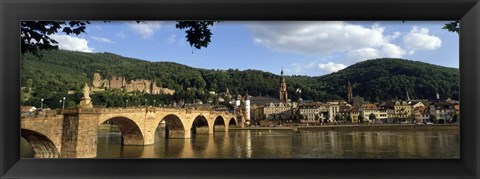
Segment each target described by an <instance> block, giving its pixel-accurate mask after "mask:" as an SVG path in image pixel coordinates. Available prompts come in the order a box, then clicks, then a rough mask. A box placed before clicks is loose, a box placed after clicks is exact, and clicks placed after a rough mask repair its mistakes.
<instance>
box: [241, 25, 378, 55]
mask: <svg viewBox="0 0 480 179" xmlns="http://www.w3.org/2000/svg"><path fill="white" fill-rule="evenodd" d="M249 29H250V31H251V32H252V34H253V39H254V42H255V43H256V44H259V45H262V46H265V47H267V48H270V49H273V50H276V51H290V52H298V53H306V54H322V55H328V54H330V53H333V52H345V51H348V50H351V49H359V48H367V47H377V46H381V45H383V44H385V43H386V42H387V41H386V40H387V39H386V37H385V36H384V35H383V31H384V28H383V27H380V26H379V25H378V24H375V25H373V26H371V27H370V28H366V27H363V26H361V25H353V24H348V23H346V22H332V21H328V22H290V23H285V22H282V23H276V22H270V23H262V24H260V23H254V24H251V25H249Z"/></svg>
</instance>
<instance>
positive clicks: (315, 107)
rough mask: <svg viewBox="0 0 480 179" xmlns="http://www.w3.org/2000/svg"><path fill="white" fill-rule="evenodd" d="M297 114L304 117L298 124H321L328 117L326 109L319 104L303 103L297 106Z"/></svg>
mask: <svg viewBox="0 0 480 179" xmlns="http://www.w3.org/2000/svg"><path fill="white" fill-rule="evenodd" d="M298 114H300V115H302V116H304V118H303V119H302V118H300V122H304V123H311V122H321V121H322V120H323V119H324V118H325V117H326V116H327V115H328V107H327V106H325V105H322V104H321V103H318V102H316V103H304V104H301V105H299V106H298Z"/></svg>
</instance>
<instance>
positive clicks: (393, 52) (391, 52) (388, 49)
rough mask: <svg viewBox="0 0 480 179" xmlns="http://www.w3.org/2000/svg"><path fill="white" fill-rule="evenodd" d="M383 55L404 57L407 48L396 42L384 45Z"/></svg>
mask: <svg viewBox="0 0 480 179" xmlns="http://www.w3.org/2000/svg"><path fill="white" fill-rule="evenodd" d="M382 51H383V57H392V58H402V57H403V55H405V50H403V49H402V48H401V47H399V46H397V45H395V44H386V45H384V46H383V47H382Z"/></svg>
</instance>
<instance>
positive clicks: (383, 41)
mask: <svg viewBox="0 0 480 179" xmlns="http://www.w3.org/2000/svg"><path fill="white" fill-rule="evenodd" d="M175 23H176V22H175V21H143V22H140V23H137V22H124V21H113V22H103V21H101V22H91V24H89V25H87V28H86V33H84V34H81V35H79V36H76V35H66V34H63V33H58V34H54V35H52V36H51V37H52V38H53V39H55V40H57V41H58V42H59V44H58V45H59V48H60V49H64V50H71V51H82V52H89V53H97V52H109V53H115V54H118V55H121V56H125V57H132V58H137V59H141V60H147V61H152V62H157V61H170V62H176V63H180V64H184V65H188V66H191V67H196V68H204V69H239V70H246V69H257V70H262V71H268V72H271V73H274V74H280V70H281V69H282V68H283V69H284V72H285V74H286V75H308V76H320V75H325V74H329V73H332V72H336V71H339V70H341V69H344V68H346V67H348V66H350V65H352V64H355V63H357V62H360V61H364V60H368V59H374V58H382V57H391V58H404V59H409V60H415V61H422V62H426V63H430V64H435V65H440V66H446V67H454V68H458V66H459V35H458V34H457V33H452V32H449V31H447V30H445V29H442V27H443V25H444V24H445V23H447V21H405V22H402V21H274V22H270V21H223V22H220V23H217V24H215V25H214V26H213V27H211V31H212V34H213V35H212V38H211V42H210V44H209V45H208V47H207V48H202V49H200V50H199V49H195V48H193V47H191V46H190V45H189V44H188V42H187V41H186V38H185V35H186V34H185V31H184V30H180V29H176V28H175Z"/></svg>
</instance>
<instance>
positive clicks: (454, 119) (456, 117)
mask: <svg viewBox="0 0 480 179" xmlns="http://www.w3.org/2000/svg"><path fill="white" fill-rule="evenodd" d="M458 119H459V115H458V114H456V113H455V114H454V115H453V117H452V122H454V123H455V122H458Z"/></svg>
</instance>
